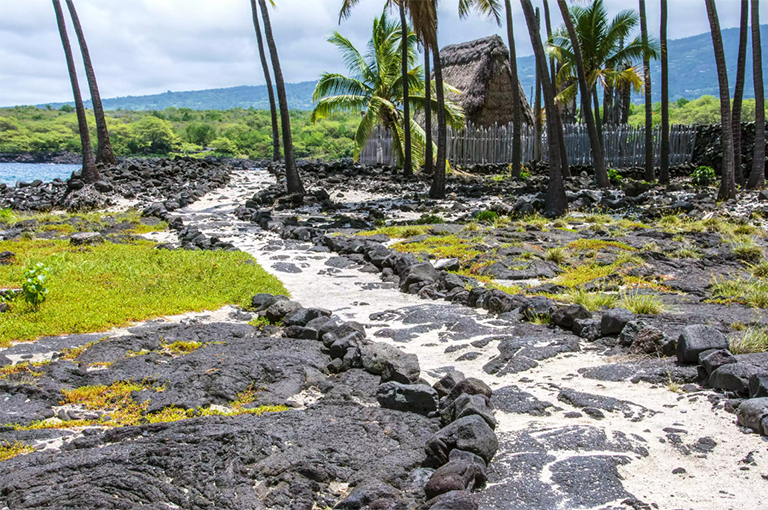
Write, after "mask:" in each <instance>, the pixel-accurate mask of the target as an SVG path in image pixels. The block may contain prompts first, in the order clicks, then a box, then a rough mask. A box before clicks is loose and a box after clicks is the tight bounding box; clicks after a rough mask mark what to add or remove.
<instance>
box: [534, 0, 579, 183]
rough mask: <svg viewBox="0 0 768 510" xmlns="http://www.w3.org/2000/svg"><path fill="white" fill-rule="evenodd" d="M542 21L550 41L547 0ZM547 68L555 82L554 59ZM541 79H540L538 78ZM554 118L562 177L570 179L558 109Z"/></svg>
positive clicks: (551, 58) (550, 22)
mask: <svg viewBox="0 0 768 510" xmlns="http://www.w3.org/2000/svg"><path fill="white" fill-rule="evenodd" d="M544 21H545V24H546V27H547V41H551V40H552V19H551V17H550V15H549V2H548V1H547V0H544ZM549 67H550V72H551V75H550V76H552V80H555V77H556V76H557V64H556V62H555V57H554V56H552V55H550V57H549ZM539 79H541V77H539ZM554 113H555V118H554V119H553V120H554V122H555V132H556V134H557V143H558V145H559V146H560V159H561V165H562V167H561V168H562V169H563V177H570V176H571V172H570V168H569V165H568V151H567V149H566V147H565V133H564V132H563V116H562V115H561V113H560V108H559V107H558V108H556V109H555V112H554ZM537 115H541V111H539V112H538V113H537Z"/></svg>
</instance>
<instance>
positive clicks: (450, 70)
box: [440, 35, 533, 126]
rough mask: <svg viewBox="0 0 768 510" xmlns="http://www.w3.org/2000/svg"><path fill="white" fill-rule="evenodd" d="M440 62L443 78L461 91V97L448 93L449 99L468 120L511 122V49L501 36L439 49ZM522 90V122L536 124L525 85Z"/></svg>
mask: <svg viewBox="0 0 768 510" xmlns="http://www.w3.org/2000/svg"><path fill="white" fill-rule="evenodd" d="M440 61H441V62H442V64H443V81H445V83H448V84H450V85H452V86H454V87H455V88H457V89H459V90H460V91H461V92H462V94H461V95H460V96H458V97H457V96H455V95H454V94H449V95H448V96H449V97H447V99H450V100H452V101H457V102H458V103H459V104H461V106H462V107H463V108H464V112H465V114H466V116H467V120H468V121H471V122H474V123H475V124H478V125H482V126H488V125H491V124H493V123H494V122H498V123H499V124H507V123H509V122H512V118H513V115H514V105H513V102H512V73H511V71H510V66H509V50H508V49H507V46H506V45H505V44H504V41H502V39H501V37H499V36H498V35H493V36H491V37H486V38H484V39H477V40H475V41H469V42H465V43H462V44H454V45H451V46H446V47H445V48H443V49H441V50H440ZM519 89H520V97H521V99H522V103H523V122H525V123H527V124H533V111H532V110H531V107H530V106H529V104H528V100H527V99H526V96H525V91H524V90H523V88H522V86H519ZM451 96H452V97H451Z"/></svg>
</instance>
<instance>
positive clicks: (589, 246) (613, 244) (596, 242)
mask: <svg viewBox="0 0 768 510" xmlns="http://www.w3.org/2000/svg"><path fill="white" fill-rule="evenodd" d="M606 248H617V249H619V250H626V251H637V250H635V249H634V248H632V247H631V246H629V245H627V244H624V243H620V242H618V241H603V240H600V239H579V240H578V241H573V242H572V243H569V244H568V249H569V250H574V251H587V250H603V249H606Z"/></svg>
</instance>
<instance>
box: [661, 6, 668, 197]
mask: <svg viewBox="0 0 768 510" xmlns="http://www.w3.org/2000/svg"><path fill="white" fill-rule="evenodd" d="M667 18H668V10H667V0H661V30H660V36H661V164H660V165H659V182H661V183H662V184H667V183H669V55H667Z"/></svg>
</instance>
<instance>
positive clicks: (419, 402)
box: [376, 381, 438, 416]
mask: <svg viewBox="0 0 768 510" xmlns="http://www.w3.org/2000/svg"><path fill="white" fill-rule="evenodd" d="M376 400H377V401H378V402H379V404H380V405H381V407H383V408H385V409H394V410H396V411H406V412H412V413H417V414H422V415H424V416H427V415H428V414H430V413H432V412H434V411H437V402H438V396H437V392H436V391H435V390H434V389H432V387H431V386H427V385H426V384H400V383H398V382H395V381H389V382H386V383H384V384H382V385H381V386H379V389H378V391H377V392H376Z"/></svg>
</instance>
